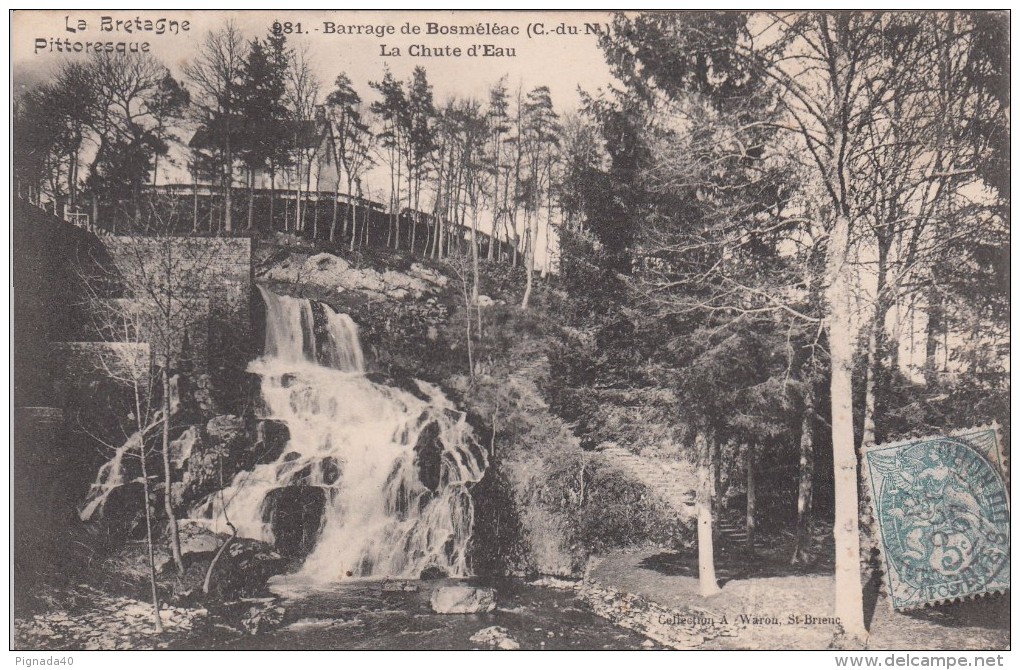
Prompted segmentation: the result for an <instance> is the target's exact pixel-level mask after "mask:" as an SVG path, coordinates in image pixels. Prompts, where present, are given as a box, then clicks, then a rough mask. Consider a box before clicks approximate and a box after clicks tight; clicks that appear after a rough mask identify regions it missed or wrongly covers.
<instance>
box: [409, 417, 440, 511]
mask: <svg viewBox="0 0 1020 670" xmlns="http://www.w3.org/2000/svg"><path fill="white" fill-rule="evenodd" d="M439 435H440V429H439V424H438V423H436V422H435V421H431V422H429V423H428V424H427V425H426V426H425V427H424V428H422V431H421V433H419V434H418V442H417V443H416V444H415V445H414V465H415V467H416V468H417V470H418V479H420V480H421V483H422V484H424V485H425V487H426V488H428V489H429V490H430V491H432V492H433V493H434V492H435V491H436V490H437V489H438V488H439V480H440V476H441V474H442V467H443V442H442V440H440V439H439Z"/></svg>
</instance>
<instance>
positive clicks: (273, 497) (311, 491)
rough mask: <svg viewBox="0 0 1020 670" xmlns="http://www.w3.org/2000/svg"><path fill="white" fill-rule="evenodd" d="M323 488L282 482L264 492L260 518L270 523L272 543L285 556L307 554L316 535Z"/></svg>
mask: <svg viewBox="0 0 1020 670" xmlns="http://www.w3.org/2000/svg"><path fill="white" fill-rule="evenodd" d="M325 509H326V490H325V489H324V488H322V487H320V486H282V487H280V488H276V489H273V490H272V491H270V492H269V493H268V494H266V498H265V500H264V501H263V502H262V520H263V521H264V522H266V523H268V524H269V526H270V528H271V529H272V531H273V537H274V539H275V540H276V542H275V547H276V550H277V551H278V552H280V553H281V554H282V555H284V556H286V557H298V558H300V557H304V556H307V555H308V554H309V553H310V552H311V551H312V549H314V548H315V543H316V541H317V540H318V539H319V531H320V529H321V528H322V515H323V513H324V512H325Z"/></svg>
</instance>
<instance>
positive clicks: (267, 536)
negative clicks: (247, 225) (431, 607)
mask: <svg viewBox="0 0 1020 670" xmlns="http://www.w3.org/2000/svg"><path fill="white" fill-rule="evenodd" d="M259 290H260V292H261V293H262V296H263V299H264V301H265V304H266V340H265V348H264V351H265V355H264V356H263V357H261V358H259V359H257V360H256V361H254V362H253V363H251V365H250V366H249V370H250V371H252V372H255V373H256V374H258V375H259V376H260V377H261V378H262V384H261V393H262V400H263V402H264V405H265V408H264V410H263V414H264V416H263V418H272V419H277V420H282V421H284V422H286V424H287V426H288V427H289V429H290V443H289V444H288V445H287V447H286V448H285V449H284V452H283V454H281V455H280V457H279V458H278V459H277V460H276V461H274V462H273V463H268V464H263V465H258V466H256V467H255V469H254V470H253V471H251V472H242V473H240V474H238V475H237V477H235V479H234V481H233V482H232V483H231V484H230V486H229V487H227V488H226V489H224V490H223V491H222V492H218V493H216V494H214V495H213V496H211V497H210V498H209V499H208V500H207V501H206V502H205V503H203V504H202V505H199V506H198V507H197V508H196V509H195V510H193V511H192V516H193V517H195V518H197V519H206V520H207V521H206V522H207V523H209V524H211V525H212V526H213V527H214V528H215V529H216V530H218V531H223V532H229V530H228V527H227V525H226V520H225V519H224V516H223V507H224V504H223V503H224V502H225V503H226V513H227V515H228V516H229V518H230V521H231V522H233V524H234V525H235V526H236V527H237V528H238V531H239V533H240V534H241V535H243V536H246V537H251V538H255V539H261V540H266V541H274V539H275V538H274V537H273V529H272V523H271V521H270V518H271V515H270V512H271V511H272V509H271V506H272V502H271V500H272V498H273V495H271V493H272V492H273V491H274V490H276V489H280V488H282V487H288V486H301V487H304V488H303V489H302V493H303V494H305V495H307V494H309V492H311V493H312V494H313V495H322V497H323V498H324V499H325V511H324V513H323V517H322V523H321V525H320V528H319V534H318V538H317V541H316V542H315V546H314V549H313V550H312V552H311V554H310V555H309V556H308V558H307V559H306V560H305V563H304V566H303V567H302V569H301V573H302V576H303V577H306V578H308V579H312V580H316V581H336V580H341V579H347V578H350V577H384V576H385V577H417V576H418V575H419V574H420V573H421V571H422V570H423V569H425V568H427V567H438V568H442V569H443V570H445V571H447V572H448V573H449V574H450V575H452V576H464V575H467V574H469V572H470V570H469V566H468V562H467V548H468V542H469V541H470V538H471V527H472V521H473V515H474V514H473V507H472V502H471V495H470V493H469V490H468V487H469V485H470V484H472V483H474V482H477V481H478V480H480V479H481V477H482V474H483V473H484V470H485V467H486V462H485V454H484V451H483V450H482V449H480V448H479V447H478V445H477V444H476V442H475V440H474V438H473V436H472V431H471V428H470V426H468V424H467V422H466V421H465V418H464V415H463V413H462V412H460V411H458V410H457V408H456V407H455V406H454V405H453V403H452V402H451V401H450V400H449V399H447V398H446V397H445V396H444V395H443V393H442V392H441V391H440V390H439V389H438V388H437V387H435V386H432V385H430V384H427V383H425V382H421V381H416V382H415V384H416V386H417V389H418V391H419V394H420V396H421V397H418V395H419V394H412V393H411V392H408V391H405V390H403V389H399V388H395V387H392V386H386V385H382V384H376V383H374V382H372V381H370V380H369V379H367V378H366V377H365V376H364V357H363V354H362V351H361V346H360V343H359V341H358V333H357V326H356V324H355V323H354V322H353V321H352V320H351V319H350V317H348V316H347V315H345V314H337V313H335V312H334V311H333V310H332V309H331V308H330V307H329V306H327V305H322V304H314V303H311V302H310V301H308V300H302V299H298V298H291V297H287V296H280V295H276V294H274V293H272V292H270V291H268V290H266V289H263V288H261V287H260V288H259ZM419 438H423V439H422V440H421V441H422V442H423V443H425V444H427V445H428V447H427V448H424V449H416V448H415V447H416V445H418V444H419ZM423 479H424V480H425V481H423ZM308 487H312V488H314V489H318V490H319V491H321V492H322V493H321V494H317V493H316V492H315V491H312V490H311V488H308ZM274 495H276V496H278V495H279V494H278V493H277V494H274ZM267 503H268V504H267Z"/></svg>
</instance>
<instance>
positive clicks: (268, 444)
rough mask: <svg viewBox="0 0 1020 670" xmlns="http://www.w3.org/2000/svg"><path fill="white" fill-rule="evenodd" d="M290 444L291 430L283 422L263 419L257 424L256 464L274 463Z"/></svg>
mask: <svg viewBox="0 0 1020 670" xmlns="http://www.w3.org/2000/svg"><path fill="white" fill-rule="evenodd" d="M288 442H290V428H288V427H287V424H286V423H284V422H283V421H278V420H276V419H263V420H262V421H259V422H258V423H257V424H255V463H272V462H273V461H275V460H276V459H278V458H279V457H280V454H282V453H283V450H284V449H286V448H287V443H288Z"/></svg>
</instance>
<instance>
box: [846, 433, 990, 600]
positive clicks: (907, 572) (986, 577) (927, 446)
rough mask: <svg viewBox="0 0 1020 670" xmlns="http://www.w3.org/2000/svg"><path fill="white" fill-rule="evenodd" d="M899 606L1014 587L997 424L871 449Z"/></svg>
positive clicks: (889, 579)
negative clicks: (1011, 577)
mask: <svg viewBox="0 0 1020 670" xmlns="http://www.w3.org/2000/svg"><path fill="white" fill-rule="evenodd" d="M864 463H865V479H866V480H867V482H868V486H869V487H870V489H871V501H872V511H873V513H874V515H875V519H876V523H877V525H878V530H879V539H880V546H881V553H882V559H883V562H884V567H885V575H886V584H887V586H888V588H889V595H890V598H891V600H892V604H893V607H895V608H896V609H899V610H905V609H916V608H920V607H924V606H925V605H932V604H938V603H943V602H949V601H953V600H957V599H961V598H970V597H974V596H979V595H983V594H988V593H1000V592H1003V591H1006V590H1008V589H1009V493H1008V489H1007V487H1006V468H1005V463H1004V459H1003V453H1002V443H1001V439H1000V436H999V430H998V425H991V426H982V427H979V428H970V429H967V430H962V431H957V432H955V433H952V434H950V435H944V436H932V437H924V438H917V439H911V440H904V441H901V442H895V443H892V444H879V445H875V446H873V447H870V448H867V449H865V453H864Z"/></svg>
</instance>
